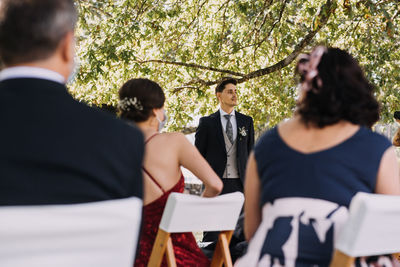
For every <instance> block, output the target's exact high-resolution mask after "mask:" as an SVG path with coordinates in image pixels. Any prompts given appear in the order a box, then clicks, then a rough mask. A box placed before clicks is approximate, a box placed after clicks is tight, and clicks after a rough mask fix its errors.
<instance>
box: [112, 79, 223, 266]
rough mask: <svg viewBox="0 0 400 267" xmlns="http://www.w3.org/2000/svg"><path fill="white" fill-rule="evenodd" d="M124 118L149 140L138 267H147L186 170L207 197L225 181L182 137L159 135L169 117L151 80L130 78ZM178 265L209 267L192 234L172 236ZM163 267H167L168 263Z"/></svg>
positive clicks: (123, 103) (124, 88)
mask: <svg viewBox="0 0 400 267" xmlns="http://www.w3.org/2000/svg"><path fill="white" fill-rule="evenodd" d="M119 99H120V101H119V104H118V108H119V113H120V116H121V118H123V119H126V120H128V121H131V122H134V123H135V124H136V125H137V126H138V127H139V128H140V129H141V130H142V132H143V134H144V137H145V144H146V145H145V157H144V162H143V179H144V198H143V204H144V207H143V222H142V225H143V227H142V232H141V236H140V241H139V251H138V254H137V257H136V261H135V266H147V263H148V260H149V258H150V254H151V250H152V248H153V243H154V241H155V237H156V235H157V230H158V226H159V224H160V221H161V217H162V214H163V211H164V207H165V205H166V202H167V199H168V196H169V194H170V193H171V192H183V189H184V178H183V175H182V172H181V169H180V167H181V166H183V167H185V168H187V169H188V170H190V171H191V172H192V173H193V174H194V175H196V176H197V177H198V178H199V179H200V180H201V181H202V182H203V183H204V185H205V190H204V192H203V196H204V197H213V196H216V195H218V194H219V193H220V192H221V190H222V182H221V180H220V179H219V178H218V176H217V174H216V173H215V172H214V171H213V170H212V169H211V167H210V165H208V163H207V161H206V160H205V159H204V158H203V157H202V156H201V154H200V152H199V151H198V150H197V149H196V147H195V146H193V145H192V144H190V143H189V141H188V140H187V139H186V137H185V136H184V135H183V134H181V133H160V131H161V130H162V128H163V126H164V124H165V122H166V121H167V116H166V114H165V110H164V102H165V95H164V92H163V90H162V89H161V87H160V86H159V85H158V84H157V83H156V82H153V81H151V80H148V79H132V80H129V81H127V82H126V83H125V84H124V85H123V86H122V87H121V89H120V90H119ZM171 238H172V243H173V247H174V252H175V259H176V263H177V266H199V267H201V266H204V267H205V266H209V264H210V262H209V260H208V258H207V257H206V256H205V254H204V253H203V252H202V251H201V250H200V248H199V247H198V246H197V244H196V240H195V238H194V236H193V234H192V233H174V234H171ZM162 266H167V264H166V261H165V259H164V260H163V263H162Z"/></svg>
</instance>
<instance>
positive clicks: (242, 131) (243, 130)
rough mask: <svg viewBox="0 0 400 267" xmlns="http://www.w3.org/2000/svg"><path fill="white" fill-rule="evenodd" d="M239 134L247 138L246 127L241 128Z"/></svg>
mask: <svg viewBox="0 0 400 267" xmlns="http://www.w3.org/2000/svg"><path fill="white" fill-rule="evenodd" d="M239 134H240V136H242V137H245V136H247V130H246V128H244V126H243V127H240V128H239Z"/></svg>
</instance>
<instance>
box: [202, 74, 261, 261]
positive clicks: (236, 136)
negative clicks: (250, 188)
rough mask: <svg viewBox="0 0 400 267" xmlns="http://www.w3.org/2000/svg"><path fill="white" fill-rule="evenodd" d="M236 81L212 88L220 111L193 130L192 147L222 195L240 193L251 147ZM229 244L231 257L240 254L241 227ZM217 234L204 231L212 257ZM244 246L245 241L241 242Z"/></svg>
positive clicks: (251, 137) (251, 135)
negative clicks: (212, 173)
mask: <svg viewBox="0 0 400 267" xmlns="http://www.w3.org/2000/svg"><path fill="white" fill-rule="evenodd" d="M236 84H237V81H236V80H235V79H232V78H229V79H225V80H223V81H222V82H221V83H220V84H218V85H217V87H216V88H215V94H216V96H217V98H218V101H219V104H220V109H219V110H218V111H217V112H215V113H213V114H211V115H209V116H207V117H202V118H201V119H200V122H199V126H198V127H197V131H196V139H195V145H196V147H197V149H198V150H199V151H200V153H201V154H202V155H203V157H204V158H205V159H206V160H207V161H208V163H209V164H210V165H211V167H212V168H213V169H214V171H215V172H216V173H217V174H218V176H219V177H220V178H221V180H222V182H223V184H224V187H223V189H222V192H221V194H226V193H232V192H236V191H240V192H243V186H244V177H245V169H246V163H247V158H248V156H249V153H250V151H251V150H252V148H253V145H254V126H253V119H252V118H251V117H249V116H246V115H244V114H242V113H240V112H237V111H235V106H236V105H237V95H236ZM237 230H238V231H235V232H236V233H238V234H236V233H235V235H234V236H233V239H232V242H231V246H230V248H231V254H232V258H233V259H236V258H237V257H239V256H241V255H242V253H243V249H242V247H241V246H240V245H239V248H238V247H237V246H236V245H238V244H240V243H242V242H244V235H243V225H241V224H240V225H239V227H238V226H237ZM217 239H218V232H205V233H204V237H203V242H213V243H212V244H211V245H209V246H207V247H206V248H205V249H204V252H205V253H206V254H207V255H208V256H211V254H212V252H211V253H210V251H213V248H214V245H215V241H216V240H217ZM244 243H245V242H244Z"/></svg>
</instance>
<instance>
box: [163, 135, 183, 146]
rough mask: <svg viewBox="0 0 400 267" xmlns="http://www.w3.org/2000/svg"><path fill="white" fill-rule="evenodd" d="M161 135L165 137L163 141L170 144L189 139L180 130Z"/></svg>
mask: <svg viewBox="0 0 400 267" xmlns="http://www.w3.org/2000/svg"><path fill="white" fill-rule="evenodd" d="M159 136H160V137H161V138H163V139H164V140H163V141H164V142H165V143H166V144H168V145H176V144H178V143H182V142H184V141H187V139H186V137H185V135H184V134H183V133H179V132H173V133H162V134H160V135H159Z"/></svg>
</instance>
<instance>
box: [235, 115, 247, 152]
mask: <svg viewBox="0 0 400 267" xmlns="http://www.w3.org/2000/svg"><path fill="white" fill-rule="evenodd" d="M235 112H236V114H235V116H236V125H237V138H236V139H237V142H236V146H237V153H238V155H239V153H240V145H239V143H241V142H242V141H243V140H242V139H244V138H243V137H242V136H241V135H240V130H239V129H240V128H243V127H244V128H246V127H245V126H246V125H245V124H246V123H245V121H244V119H243V116H242V114H240V113H239V112H237V111H235Z"/></svg>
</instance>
